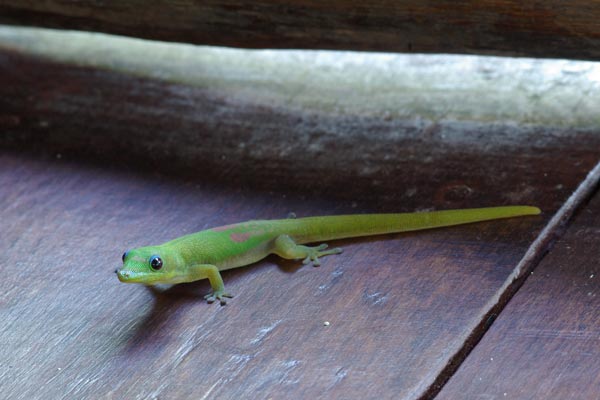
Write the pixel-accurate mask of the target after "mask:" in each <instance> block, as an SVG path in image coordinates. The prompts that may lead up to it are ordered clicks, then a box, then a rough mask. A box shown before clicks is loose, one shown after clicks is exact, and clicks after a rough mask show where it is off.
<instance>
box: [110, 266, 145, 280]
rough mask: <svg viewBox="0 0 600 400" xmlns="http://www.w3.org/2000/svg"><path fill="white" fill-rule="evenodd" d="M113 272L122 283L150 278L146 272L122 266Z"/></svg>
mask: <svg viewBox="0 0 600 400" xmlns="http://www.w3.org/2000/svg"><path fill="white" fill-rule="evenodd" d="M115 272H116V273H117V277H118V278H119V280H120V281H121V282H123V283H144V282H148V281H150V280H151V279H148V278H149V277H148V276H147V275H146V274H140V273H137V272H133V271H130V270H127V269H123V268H122V269H117V270H116V271H115Z"/></svg>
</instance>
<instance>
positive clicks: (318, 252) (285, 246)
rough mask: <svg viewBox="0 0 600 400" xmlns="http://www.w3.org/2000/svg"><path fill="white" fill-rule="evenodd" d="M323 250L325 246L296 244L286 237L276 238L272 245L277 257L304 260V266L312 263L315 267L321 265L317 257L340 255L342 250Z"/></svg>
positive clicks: (337, 248)
mask: <svg viewBox="0 0 600 400" xmlns="http://www.w3.org/2000/svg"><path fill="white" fill-rule="evenodd" d="M325 249H327V245H326V244H321V245H319V246H304V245H301V244H296V242H294V240H293V239H292V238H291V237H289V236H288V235H280V236H278V237H277V238H276V239H275V242H274V244H273V253H275V254H277V255H278V256H279V257H282V258H285V259H287V260H300V259H304V260H303V261H302V264H304V265H306V264H309V263H311V262H312V264H313V265H314V266H315V267H318V266H319V265H321V261H320V260H319V257H323V256H328V255H330V254H340V253H341V252H342V249H340V248H339V247H336V248H333V249H329V250H325Z"/></svg>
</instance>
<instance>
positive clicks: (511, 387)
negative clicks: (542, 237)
mask: <svg viewBox="0 0 600 400" xmlns="http://www.w3.org/2000/svg"><path fill="white" fill-rule="evenodd" d="M598 227H600V194H596V196H595V197H594V199H593V200H592V201H591V202H590V204H589V205H588V206H586V207H585V208H584V209H583V210H581V212H580V213H579V215H578V216H577V218H576V220H575V221H574V223H573V225H572V226H571V227H570V228H569V230H568V231H567V233H566V235H565V236H564V237H563V238H562V239H561V240H560V241H559V242H558V243H557V244H556V246H555V247H554V249H553V250H552V251H551V252H550V253H549V254H548V255H547V256H546V257H545V258H544V259H543V261H542V263H541V264H540V265H539V266H538V267H537V268H536V269H535V271H534V273H533V274H532V275H531V276H530V277H529V278H528V279H527V281H526V283H525V285H524V286H523V287H522V288H521V290H520V291H519V292H518V293H517V294H516V296H515V297H514V298H513V299H512V300H511V302H510V303H509V304H508V306H507V307H506V308H505V309H504V310H503V312H502V313H501V314H500V316H499V318H498V319H497V320H496V322H494V324H493V326H492V328H491V329H490V330H489V332H487V333H486V334H485V336H484V337H483V340H482V341H481V342H480V343H479V345H478V346H477V347H476V348H475V350H474V351H473V352H472V353H471V354H470V355H469V357H468V358H467V359H466V360H465V362H464V363H463V364H462V365H461V367H460V369H459V370H458V372H457V373H456V375H454V376H453V377H452V378H451V379H450V381H449V382H448V384H447V386H445V387H444V389H443V390H442V391H441V393H440V395H439V396H438V397H437V398H438V399H457V398H468V399H475V398H490V399H495V398H498V399H501V398H511V399H531V398H536V399H582V400H584V399H585V400H588V399H600V313H599V312H598V310H600V270H599V267H598V259H599V257H600V250H599V249H600V235H599V233H600V231H599V230H598Z"/></svg>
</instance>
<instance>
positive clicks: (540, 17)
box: [0, 0, 600, 60]
mask: <svg viewBox="0 0 600 400" xmlns="http://www.w3.org/2000/svg"><path fill="white" fill-rule="evenodd" d="M599 20H600V1H598V0H593V1H583V0H574V1H570V2H568V5H567V4H566V3H565V2H564V1H561V0H547V1H544V2H541V1H536V2H522V1H518V0H477V1H475V0H471V1H469V0H461V1H450V0H445V1H422V0H405V1H400V2H393V1H388V0H366V1H364V2H361V4H360V5H359V4H358V3H356V2H352V1H341V0H327V1H311V0H292V1H287V2H279V1H266V0H255V1H252V2H243V1H235V0H229V1H226V0H220V1H217V0H208V1H202V2H198V1H193V0H179V1H167V0H158V1H152V2H148V1H143V0H123V1H119V2H98V1H94V0H79V1H71V2H64V1H58V0H49V1H44V2H39V1H33V0H25V1H24V0H0V23H7V24H18V25H33V26H44V27H53V28H63V29H79V30H91V31H99V32H107V33H113V34H120V35H128V36H135V37H140V38H147V39H157V40H165V41H177V42H190V43H196V44H207V45H220V46H234V47H247V48H302V49H307V48H318V49H344V50H348V49H349V50H367V51H392V52H424V53H469V54H497V55H517V56H530V57H552V58H554V57H558V58H575V59H590V60H598V59H600V24H598V21H599Z"/></svg>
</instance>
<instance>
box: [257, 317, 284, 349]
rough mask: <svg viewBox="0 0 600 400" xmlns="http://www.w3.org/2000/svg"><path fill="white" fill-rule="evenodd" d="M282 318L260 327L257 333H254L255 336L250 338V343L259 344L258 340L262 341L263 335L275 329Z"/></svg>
mask: <svg viewBox="0 0 600 400" xmlns="http://www.w3.org/2000/svg"><path fill="white" fill-rule="evenodd" d="M281 321H282V320H280V319H279V320H277V321H275V322H274V323H273V324H271V325H270V326H266V327H264V328H262V329H261V330H259V331H258V334H257V335H256V337H255V338H254V339H252V341H251V342H250V343H251V344H259V343H260V342H262V341H263V340H264V339H265V337H266V336H267V335H268V334H269V333H270V332H271V331H273V329H275V328H276V327H277V326H278V325H279V324H281Z"/></svg>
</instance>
